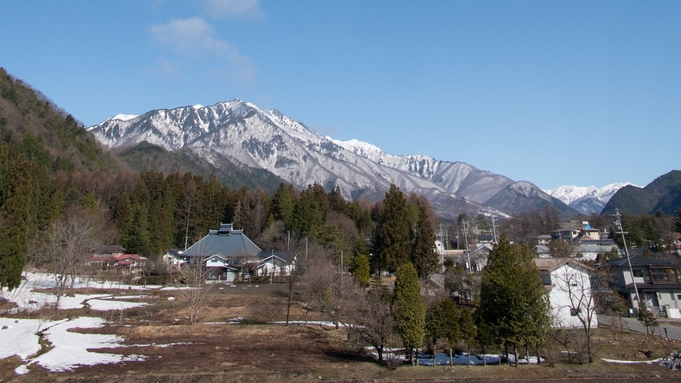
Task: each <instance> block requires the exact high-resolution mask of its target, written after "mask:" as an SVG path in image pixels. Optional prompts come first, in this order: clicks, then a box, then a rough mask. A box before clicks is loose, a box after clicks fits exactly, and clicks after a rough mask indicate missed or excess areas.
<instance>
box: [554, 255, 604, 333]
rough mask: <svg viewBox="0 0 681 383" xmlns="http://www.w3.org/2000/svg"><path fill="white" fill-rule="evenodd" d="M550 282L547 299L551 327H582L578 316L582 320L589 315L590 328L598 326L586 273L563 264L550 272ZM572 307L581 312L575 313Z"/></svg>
mask: <svg viewBox="0 0 681 383" xmlns="http://www.w3.org/2000/svg"><path fill="white" fill-rule="evenodd" d="M551 284H552V285H553V287H552V288H551V291H550V292H549V301H550V304H551V319H552V326H553V327H564V328H578V327H582V321H581V320H580V317H581V318H582V319H584V320H588V319H589V317H591V318H590V319H591V328H596V327H598V319H597V317H596V314H595V305H594V297H593V295H592V291H591V281H590V279H589V274H588V273H586V272H585V271H583V270H579V269H577V268H575V267H573V266H571V265H569V264H565V265H562V266H561V267H559V268H557V269H555V270H554V271H552V272H551ZM574 308H579V309H581V312H580V313H575V312H574V310H573V309H574ZM573 314H576V315H573Z"/></svg>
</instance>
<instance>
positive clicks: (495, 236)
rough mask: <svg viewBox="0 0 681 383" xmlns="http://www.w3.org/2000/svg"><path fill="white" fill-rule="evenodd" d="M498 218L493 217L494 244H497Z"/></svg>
mask: <svg viewBox="0 0 681 383" xmlns="http://www.w3.org/2000/svg"><path fill="white" fill-rule="evenodd" d="M496 218H497V217H495V216H492V243H494V244H496V243H497V226H496Z"/></svg>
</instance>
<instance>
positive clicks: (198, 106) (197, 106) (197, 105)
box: [192, 104, 204, 109]
mask: <svg viewBox="0 0 681 383" xmlns="http://www.w3.org/2000/svg"><path fill="white" fill-rule="evenodd" d="M203 107H204V106H203V105H201V104H196V105H194V106H192V108H194V109H201V108H203Z"/></svg>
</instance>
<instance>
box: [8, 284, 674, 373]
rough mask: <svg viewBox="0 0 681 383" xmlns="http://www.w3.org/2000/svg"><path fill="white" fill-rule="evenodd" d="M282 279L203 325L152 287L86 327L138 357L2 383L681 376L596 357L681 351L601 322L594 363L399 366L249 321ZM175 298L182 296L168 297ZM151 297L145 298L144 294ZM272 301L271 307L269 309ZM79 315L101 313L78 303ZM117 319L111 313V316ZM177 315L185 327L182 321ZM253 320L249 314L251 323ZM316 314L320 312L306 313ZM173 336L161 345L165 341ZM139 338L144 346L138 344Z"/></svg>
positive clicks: (330, 332)
mask: <svg viewBox="0 0 681 383" xmlns="http://www.w3.org/2000/svg"><path fill="white" fill-rule="evenodd" d="M282 289H284V286H276V285H275V286H268V285H263V286H261V287H257V288H256V287H254V286H250V287H249V286H237V287H233V288H224V289H222V290H216V295H215V297H214V299H213V300H212V301H211V302H210V307H208V308H206V309H204V310H202V311H201V312H200V313H199V321H200V322H202V323H200V324H196V325H189V324H188V319H187V318H186V317H187V316H188V309H187V308H186V304H185V303H184V301H185V297H184V296H183V295H182V293H181V292H179V291H153V292H151V293H150V294H151V295H152V296H153V299H149V300H146V301H148V302H150V303H153V305H150V306H145V307H142V308H136V309H130V310H126V311H125V312H124V317H125V319H124V325H125V326H120V325H119V323H117V320H119V313H118V312H116V313H113V314H112V313H99V315H100V316H102V317H104V318H107V319H110V320H112V322H114V323H113V324H112V325H111V326H106V327H104V328H100V329H94V330H88V332H98V333H115V334H118V335H120V336H122V337H124V338H125V345H126V346H128V347H118V348H111V349H102V350H100V351H101V352H115V353H120V354H124V355H145V356H146V357H147V358H146V360H145V361H141V362H126V363H119V364H106V365H104V364H103V365H96V366H91V367H81V368H78V369H76V370H74V371H72V372H66V373H58V374H57V373H49V372H47V371H45V370H43V369H42V368H40V367H39V366H31V367H30V373H29V374H26V375H24V376H14V374H13V370H14V368H15V367H17V366H18V365H20V364H21V361H19V360H18V358H8V359H5V360H2V361H0V379H2V381H3V382H7V381H17V382H43V381H54V382H112V381H114V382H131V383H132V382H134V383H137V382H281V381H295V382H313V381H314V382H319V381H339V382H340V381H343V382H365V381H369V382H440V381H451V380H462V381H469V382H482V381H499V382H503V381H513V382H521V381H535V382H540V381H541V382H543V381H548V382H567V381H574V380H577V379H578V380H584V381H587V382H608V381H614V380H616V381H624V382H637V381H642V380H652V381H654V382H666V381H681V372H678V371H670V370H668V369H665V368H662V367H660V366H657V365H647V364H638V365H620V364H610V363H606V362H603V361H601V360H600V359H598V358H601V357H605V358H612V359H628V360H648V359H650V358H649V357H648V356H647V355H645V354H644V352H648V354H649V355H652V357H653V358H656V357H661V356H664V355H666V354H667V353H668V352H669V351H672V350H681V343H680V342H675V341H666V340H663V339H662V338H660V337H654V336H645V335H640V334H632V333H629V332H626V331H617V330H610V329H607V328H602V329H599V330H598V332H597V333H596V335H595V337H594V340H595V341H596V343H597V344H598V345H597V347H596V349H597V360H596V361H595V362H594V363H592V364H584V365H578V364H564V363H557V364H555V366H554V367H550V366H549V365H548V364H543V365H540V366H535V365H533V366H520V367H519V368H514V367H511V366H506V365H502V366H488V367H466V366H455V367H453V368H450V367H443V366H438V367H436V368H434V367H432V366H417V367H411V366H402V367H399V368H397V369H392V368H388V367H386V366H384V365H383V364H379V363H377V362H375V361H374V360H373V359H372V358H370V357H367V356H362V355H359V354H357V353H356V352H355V351H354V350H352V349H351V348H350V347H349V346H348V345H347V344H346V343H345V333H344V331H343V330H335V329H324V328H322V327H320V326H317V325H292V326H283V325H268V324H258V323H255V322H253V321H252V319H253V315H256V314H254V313H259V312H260V311H258V306H262V304H263V302H268V303H270V304H271V303H272V302H274V303H276V304H274V305H272V306H271V308H270V309H269V310H273V311H275V314H276V316H277V317H278V318H280V319H283V318H284V313H285V311H284V306H283V302H284V298H283V296H282V295H281V292H280V290H282ZM170 296H173V297H176V300H175V301H168V300H167V298H168V297H170ZM143 301H145V300H143ZM272 307H273V308H272ZM79 313H80V314H82V315H95V314H96V313H97V312H95V311H89V310H79ZM302 316H303V312H302V310H300V309H299V307H298V306H295V307H294V309H292V319H301V318H302ZM235 317H243V318H245V319H246V320H245V321H243V322H242V323H241V324H205V322H224V321H228V320H229V319H232V318H235ZM112 318H113V319H112ZM175 319H179V324H173V323H178V322H175V321H174V320H175ZM249 319H251V320H250V321H249ZM308 319H316V318H312V317H311V318H308ZM171 343H174V344H175V345H173V346H168V347H164V346H163V345H164V344H171ZM135 345H139V346H135Z"/></svg>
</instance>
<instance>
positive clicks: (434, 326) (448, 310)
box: [425, 298, 460, 366]
mask: <svg viewBox="0 0 681 383" xmlns="http://www.w3.org/2000/svg"><path fill="white" fill-rule="evenodd" d="M458 318H459V315H458V312H457V310H456V304H455V303H454V301H452V300H451V299H449V298H444V299H441V300H439V301H436V302H433V304H432V305H430V307H429V308H428V311H427V312H426V328H425V336H426V338H427V339H428V340H429V341H430V342H431V343H432V347H433V350H432V351H433V366H435V364H436V363H435V362H436V360H437V343H438V341H439V340H440V339H447V343H448V344H449V357H450V361H449V362H450V363H449V364H450V365H451V364H452V348H453V346H454V345H455V344H456V342H458V340H459V338H460V332H459V323H458Z"/></svg>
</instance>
